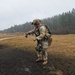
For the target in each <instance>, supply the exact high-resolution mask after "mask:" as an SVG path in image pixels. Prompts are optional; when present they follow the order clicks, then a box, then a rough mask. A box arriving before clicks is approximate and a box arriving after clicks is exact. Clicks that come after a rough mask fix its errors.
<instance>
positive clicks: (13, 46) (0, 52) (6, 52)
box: [0, 34, 75, 75]
mask: <svg viewBox="0 0 75 75" xmlns="http://www.w3.org/2000/svg"><path fill="white" fill-rule="evenodd" d="M1 36H2V35H1ZM1 36H0V37H1ZM34 39H35V37H32V36H29V38H25V37H24V36H19V37H17V38H13V39H10V40H3V41H0V75H55V74H56V75H75V35H74V34H69V35H53V36H52V39H53V41H52V44H51V46H50V47H49V49H48V64H47V65H46V66H43V65H42V64H41V63H38V64H37V63H36V62H35V60H36V59H37V56H36V51H35V46H36V42H34V41H33V40H34ZM61 72H62V73H61Z"/></svg>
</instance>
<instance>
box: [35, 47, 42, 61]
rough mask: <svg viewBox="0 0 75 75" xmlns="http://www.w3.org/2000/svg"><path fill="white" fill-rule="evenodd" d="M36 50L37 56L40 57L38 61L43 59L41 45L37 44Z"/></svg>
mask: <svg viewBox="0 0 75 75" xmlns="http://www.w3.org/2000/svg"><path fill="white" fill-rule="evenodd" d="M36 52H37V57H38V59H37V60H36V62H40V61H42V51H41V50H40V48H39V46H37V48H36Z"/></svg>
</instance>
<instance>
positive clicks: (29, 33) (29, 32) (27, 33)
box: [25, 28, 35, 38]
mask: <svg viewBox="0 0 75 75" xmlns="http://www.w3.org/2000/svg"><path fill="white" fill-rule="evenodd" d="M34 31H35V28H34V29H32V30H30V31H28V32H26V33H25V37H26V38H27V37H28V35H31V34H33V33H34Z"/></svg>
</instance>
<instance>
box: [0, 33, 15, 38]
mask: <svg viewBox="0 0 75 75" xmlns="http://www.w3.org/2000/svg"><path fill="white" fill-rule="evenodd" d="M12 36H14V35H9V34H0V38H6V37H12Z"/></svg>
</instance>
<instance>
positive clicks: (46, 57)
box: [42, 41, 48, 65]
mask: <svg viewBox="0 0 75 75" xmlns="http://www.w3.org/2000/svg"><path fill="white" fill-rule="evenodd" d="M47 49H48V42H47V41H44V42H43V50H42V58H43V60H44V62H43V65H45V64H47V62H48V54H47Z"/></svg>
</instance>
